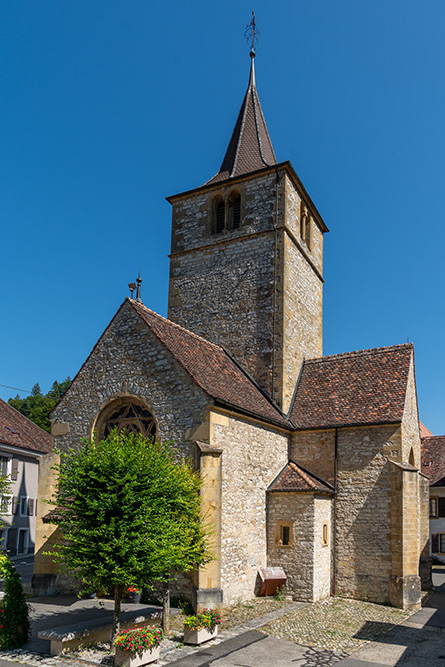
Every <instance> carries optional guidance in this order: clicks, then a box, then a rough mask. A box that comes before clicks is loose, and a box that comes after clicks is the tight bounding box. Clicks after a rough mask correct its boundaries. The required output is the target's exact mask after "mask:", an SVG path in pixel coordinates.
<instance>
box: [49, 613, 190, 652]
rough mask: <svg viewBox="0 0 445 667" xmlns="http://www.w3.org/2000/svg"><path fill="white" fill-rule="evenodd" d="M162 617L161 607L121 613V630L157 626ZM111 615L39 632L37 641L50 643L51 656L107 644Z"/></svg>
mask: <svg viewBox="0 0 445 667" xmlns="http://www.w3.org/2000/svg"><path fill="white" fill-rule="evenodd" d="M179 613H180V612H179V609H171V615H172V616H175V615H176V614H179ZM161 615H162V608H161V607H148V608H146V609H141V610H139V611H138V610H134V611H124V612H122V613H121V628H122V629H125V628H137V627H141V626H144V625H156V624H158V622H159V620H160V618H161ZM112 624H113V614H112V613H110V612H104V613H103V614H101V616H100V617H98V618H94V619H92V620H89V621H83V622H79V623H72V624H71V625H63V626H61V627H58V628H53V629H52V630H40V632H39V633H38V635H37V636H38V638H39V639H45V640H47V641H49V642H50V646H51V648H50V653H51V655H60V654H61V653H63V651H65V650H66V649H76V648H78V647H79V646H91V644H96V643H97V642H107V641H110V639H111V629H112Z"/></svg>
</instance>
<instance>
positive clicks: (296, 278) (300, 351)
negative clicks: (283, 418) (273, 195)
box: [280, 232, 323, 412]
mask: <svg viewBox="0 0 445 667" xmlns="http://www.w3.org/2000/svg"><path fill="white" fill-rule="evenodd" d="M282 243H283V244H284V249H283V257H284V281H283V282H284V294H283V300H282V303H283V348H282V349H283V351H282V355H283V362H282V363H283V368H282V380H281V383H280V386H281V387H282V390H281V391H282V402H280V404H281V405H282V406H283V410H284V412H287V411H288V410H289V407H290V403H291V400H292V398H293V394H294V390H295V385H296V383H297V380H298V377H299V374H300V370H301V366H302V363H303V360H304V359H305V358H306V359H313V358H315V357H321V356H322V355H323V283H322V281H321V280H320V278H319V277H318V275H317V274H316V273H315V271H314V270H313V268H312V266H311V265H310V264H309V263H308V262H307V260H306V258H305V257H304V256H303V255H302V253H301V251H300V249H299V248H297V246H296V245H295V243H294V242H293V241H292V240H291V239H290V238H289V236H288V235H287V234H286V233H285V232H284V234H283V238H282Z"/></svg>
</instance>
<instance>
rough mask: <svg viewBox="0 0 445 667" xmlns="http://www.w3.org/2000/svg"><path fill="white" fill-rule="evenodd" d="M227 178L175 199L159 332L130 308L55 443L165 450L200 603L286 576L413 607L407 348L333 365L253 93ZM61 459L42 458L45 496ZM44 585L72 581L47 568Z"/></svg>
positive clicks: (63, 417) (66, 403) (288, 196)
mask: <svg viewBox="0 0 445 667" xmlns="http://www.w3.org/2000/svg"><path fill="white" fill-rule="evenodd" d="M254 55H255V54H254V51H252V53H251V69H250V78H249V84H248V87H247V92H246V94H245V97H244V99H243V102H242V105H241V109H240V112H239V115H238V118H237V121H236V124H235V128H234V130H233V134H232V137H231V139H230V142H229V145H228V147H227V151H226V154H225V156H224V159H223V161H222V165H221V168H220V170H219V171H218V173H217V174H216V175H215V176H214V177H213V178H211V179H210V180H209V181H207V182H206V183H205V184H204V185H201V186H199V187H197V188H194V189H193V190H189V191H187V192H183V193H181V194H177V195H173V196H171V197H169V198H168V201H169V202H170V203H171V205H172V208H173V215H172V241H171V255H170V280H169V297H168V319H165V318H164V317H161V316H160V315H157V314H156V313H154V312H153V311H151V310H150V309H149V308H148V307H147V306H145V305H144V304H143V303H142V301H141V300H140V298H139V295H140V292H139V290H138V296H137V298H136V299H133V298H128V297H127V298H126V299H125V301H124V302H123V303H122V305H121V306H120V307H119V309H118V311H117V313H116V314H115V316H114V317H113V319H112V320H111V322H110V323H109V325H108V326H107V328H106V329H105V331H104V333H103V334H102V336H101V337H100V338H99V340H98V341H97V343H96V345H95V347H94V348H93V350H92V352H91V354H90V356H89V357H88V358H87V359H86V361H85V363H84V364H83V366H82V367H81V369H80V370H79V372H78V374H77V375H76V377H75V379H74V381H73V383H72V385H71V387H70V388H69V390H68V391H67V393H66V394H65V396H64V397H63V398H62V400H61V401H60V403H59V404H58V405H57V406H56V407H55V409H54V410H53V413H52V424H53V425H52V435H53V437H54V441H55V443H56V446H57V448H58V449H59V450H62V451H63V450H66V449H69V448H75V447H79V445H80V442H81V438H83V437H85V436H91V435H92V433H93V432H94V431H97V433H98V435H99V436H100V437H104V436H106V435H107V434H108V433H109V431H110V429H112V428H113V427H114V426H117V428H118V429H119V430H122V429H132V430H135V431H141V432H142V433H144V434H146V435H147V436H155V437H156V438H161V439H169V440H172V441H173V442H175V443H176V446H177V449H178V453H179V454H180V455H181V456H184V457H189V458H190V459H191V460H192V461H193V462H194V465H195V466H196V468H197V469H199V470H200V471H201V473H202V475H203V477H204V480H205V484H204V488H203V491H202V507H203V511H205V512H206V513H207V514H208V516H209V517H211V520H212V522H213V523H214V529H215V532H214V542H215V543H214V554H215V558H214V560H213V562H211V563H210V564H208V565H207V566H206V567H203V568H201V569H199V570H198V571H196V572H195V573H194V574H193V577H191V578H190V579H189V580H184V582H183V586H184V589H183V590H182V595H184V596H186V595H188V596H189V598H190V599H191V600H192V601H193V602H194V604H195V605H196V606H200V605H205V606H217V605H220V604H222V603H224V604H230V603H233V602H235V601H237V600H238V599H249V598H251V597H252V596H253V595H254V589H255V583H256V580H257V576H258V571H259V568H261V567H265V566H281V567H283V568H284V570H285V572H286V575H287V577H288V582H287V590H288V592H289V593H290V594H291V595H292V596H293V598H294V599H295V600H304V601H315V600H318V599H320V598H323V597H326V596H329V595H330V594H338V595H342V596H345V597H352V598H359V599H367V600H370V601H374V602H380V603H387V602H390V603H391V604H393V605H396V606H399V607H403V608H409V607H417V606H418V605H419V604H420V591H421V584H424V585H425V586H428V585H430V577H431V574H430V570H431V565H430V561H429V554H428V539H429V531H428V492H429V489H428V480H427V478H426V477H424V476H423V475H422V474H421V473H420V471H419V470H420V437H419V421H418V411H417V397H416V384H415V374H414V352H413V346H412V345H411V344H406V345H397V346H391V347H384V348H379V349H371V350H360V351H356V352H347V353H345V354H337V355H334V356H326V357H324V356H323V352H322V294H323V235H324V234H325V233H326V232H327V231H328V229H327V227H326V224H325V222H324V221H323V218H322V217H321V215H320V213H319V212H318V210H317V208H316V206H315V204H314V203H313V201H312V199H311V198H310V196H309V194H308V193H307V191H306V190H305V188H304V186H303V184H302V182H301V181H300V179H299V177H298V175H297V174H296V172H295V170H294V169H293V167H292V165H291V163H290V162H289V161H286V162H277V159H276V157H275V153H274V150H273V147H272V142H271V139H270V136H269V133H268V130H267V127H266V123H265V120H264V116H263V112H262V109H261V105H260V101H259V98H258V93H257V89H256V84H255V71H254ZM55 457H56V455H55V454H54V453H50V454H48V455H47V456H46V457H44V460H43V461H42V462H41V474H40V497H42V498H44V497H49V496H50V495H51V493H52V490H53V489H54V485H55V481H56V480H55V479H54V473H53V471H52V470H51V465H52V464H53V461H54V458H55ZM47 512H48V509H47V507H46V508H45V505H44V503H41V502H40V503H39V515H38V519H37V521H38V525H37V544H36V552H37V553H36V560H35V570H34V577H33V586H34V590H35V592H36V593H38V592H40V593H42V594H45V593H49V592H54V591H56V590H63V589H64V588H66V587H67V586H68V581H67V580H66V579H65V578H64V576H63V575H62V573H60V572H58V571H57V569H56V566H55V564H54V563H53V561H52V559H51V557H49V556H47V555H46V556H45V555H43V552H45V551H47V549H48V547H49V546H50V543H51V540H52V539H55V538H56V526H54V525H51V523H50V520H51V517H50V515H49V516H46V517H45V514H47Z"/></svg>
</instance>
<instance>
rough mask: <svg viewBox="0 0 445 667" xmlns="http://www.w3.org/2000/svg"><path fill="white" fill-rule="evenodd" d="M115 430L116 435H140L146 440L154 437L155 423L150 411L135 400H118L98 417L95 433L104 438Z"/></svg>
mask: <svg viewBox="0 0 445 667" xmlns="http://www.w3.org/2000/svg"><path fill="white" fill-rule="evenodd" d="M114 428H116V429H117V432H118V433H123V434H125V433H141V434H142V435H143V436H145V437H146V438H155V437H156V422H155V418H154V417H153V415H152V413H151V412H150V410H149V409H148V408H147V407H146V406H145V405H143V404H142V403H141V402H140V401H139V400H138V399H136V398H128V399H127V398H125V399H124V398H120V399H117V400H116V401H115V402H113V403H112V404H111V405H109V406H108V407H107V408H105V410H104V411H103V412H102V414H101V415H100V416H99V419H98V423H97V429H96V430H97V433H98V436H99V438H106V437H108V436H109V435H110V433H111V431H112V430H113V429H114Z"/></svg>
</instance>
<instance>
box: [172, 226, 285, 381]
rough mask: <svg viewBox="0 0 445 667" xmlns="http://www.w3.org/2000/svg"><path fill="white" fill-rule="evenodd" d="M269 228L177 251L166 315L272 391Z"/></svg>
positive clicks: (271, 251) (271, 243)
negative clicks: (221, 349) (231, 358)
mask: <svg viewBox="0 0 445 667" xmlns="http://www.w3.org/2000/svg"><path fill="white" fill-rule="evenodd" d="M273 259H274V235H273V232H270V233H268V234H263V235H261V236H253V237H252V236H244V237H243V238H237V239H232V240H231V241H230V242H227V243H223V244H217V245H215V246H213V247H206V248H204V249H201V250H196V251H193V252H191V253H186V254H184V255H179V256H178V255H176V256H175V257H173V258H172V259H171V263H170V290H169V311H168V312H169V318H170V319H172V320H173V321H174V322H177V323H178V324H181V325H182V326H184V327H185V328H187V329H189V330H191V331H194V332H195V333H197V334H199V335H201V336H203V337H204V338H206V339H207V340H210V341H212V342H214V343H216V344H218V345H222V346H223V347H225V348H226V349H227V350H228V351H229V352H230V353H231V354H232V355H233V356H234V357H235V359H236V360H237V361H238V363H240V364H241V365H242V366H243V368H245V369H246V370H247V371H248V372H249V373H250V374H251V375H252V376H253V377H254V378H255V379H256V381H257V382H258V383H259V384H260V386H261V387H262V388H263V389H264V390H265V391H267V392H269V393H270V391H271V380H272V375H271V365H272V317H273V314H272V305H273V296H272V291H273Z"/></svg>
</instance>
